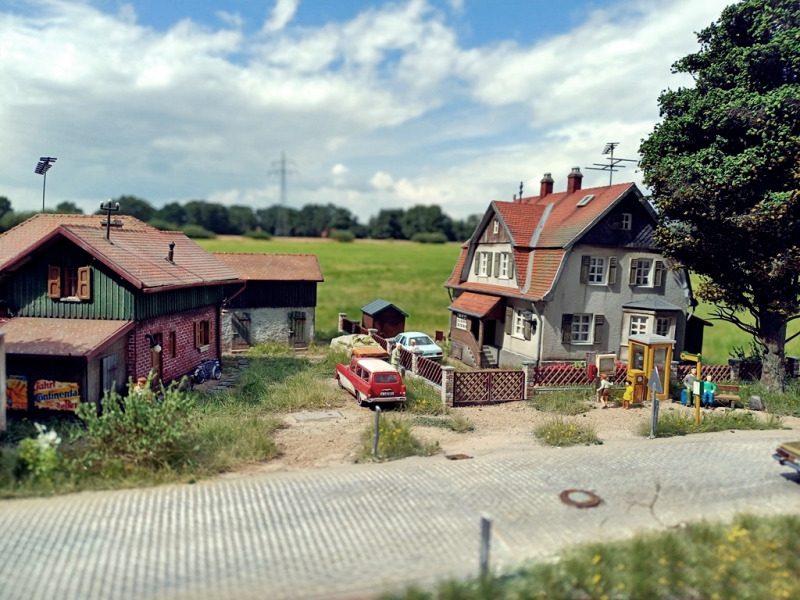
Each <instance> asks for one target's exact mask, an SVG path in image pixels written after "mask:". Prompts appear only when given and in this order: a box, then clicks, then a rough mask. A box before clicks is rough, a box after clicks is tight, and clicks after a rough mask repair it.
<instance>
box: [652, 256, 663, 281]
mask: <svg viewBox="0 0 800 600" xmlns="http://www.w3.org/2000/svg"><path fill="white" fill-rule="evenodd" d="M663 274H664V261H661V260H657V261H656V268H655V281H654V283H653V285H654V286H655V287H659V286H661V280H662V279H663Z"/></svg>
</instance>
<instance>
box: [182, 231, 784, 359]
mask: <svg viewBox="0 0 800 600" xmlns="http://www.w3.org/2000/svg"><path fill="white" fill-rule="evenodd" d="M198 243H199V244H200V245H201V246H203V247H204V248H206V249H207V250H210V251H212V252H272V253H289V254H316V255H317V257H318V258H319V264H320V266H321V267H322V274H323V276H324V277H325V282H324V283H322V284H320V286H319V287H318V297H317V323H316V326H317V331H318V333H319V335H320V337H326V336H331V335H334V334H335V333H336V325H337V321H338V314H339V313H340V312H344V313H347V316H348V318H350V319H353V320H358V319H360V318H361V307H362V306H364V305H365V304H367V303H368V302H371V301H372V300H374V299H376V298H382V299H384V300H386V301H387V302H391V303H393V304H395V305H396V306H397V307H398V308H400V309H401V310H404V311H405V312H407V313H408V314H409V317H408V319H406V328H407V329H409V330H420V331H424V332H426V333H429V334H433V333H434V332H435V331H436V330H441V331H445V332H446V331H447V330H448V327H449V318H450V313H449V311H448V310H447V307H448V306H449V305H450V297H449V296H448V294H447V290H445V288H444V287H443V284H444V282H445V280H447V278H448V277H450V274H451V273H452V271H453V267H454V266H455V263H456V260H457V259H458V254H459V248H460V244H457V243H449V244H417V243H414V242H407V241H394V240H388V241H381V240H356V241H354V242H352V243H340V242H335V241H333V240H327V239H307V238H303V239H293V238H274V239H272V240H268V241H263V240H251V239H248V238H237V237H225V236H221V237H220V238H218V239H215V240H198ZM693 284H694V287H695V289H696V288H697V283H696V278H693ZM712 312H713V307H712V306H710V305H704V304H701V305H700V306H698V307H697V310H696V313H695V314H696V315H697V316H698V317H700V318H703V319H706V320H708V319H709V318H710V316H711V314H712ZM713 324H714V326H713V327H708V328H706V332H705V338H704V343H703V358H704V362H706V363H707V364H726V363H727V360H728V358H729V357H730V356H731V351H732V349H733V348H734V347H739V346H741V347H744V348H745V349H746V350H749V348H750V342H751V338H750V337H749V336H748V335H747V334H746V333H744V332H743V331H741V330H739V329H738V328H736V327H735V326H734V325H732V324H731V323H725V322H722V321H713ZM791 331H793V330H791ZM786 354H787V356H800V338H797V339H795V340H793V341H792V342H791V343H789V344H788V345H787V347H786Z"/></svg>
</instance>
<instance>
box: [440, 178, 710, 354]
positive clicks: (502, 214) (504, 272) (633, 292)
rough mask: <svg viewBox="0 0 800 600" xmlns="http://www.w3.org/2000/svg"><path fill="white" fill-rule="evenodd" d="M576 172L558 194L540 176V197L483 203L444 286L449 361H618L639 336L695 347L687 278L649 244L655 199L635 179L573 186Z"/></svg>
mask: <svg viewBox="0 0 800 600" xmlns="http://www.w3.org/2000/svg"><path fill="white" fill-rule="evenodd" d="M582 178H583V175H582V174H581V172H580V169H579V168H577V167H576V168H574V169H573V170H572V172H571V173H570V174H569V176H568V178H567V189H566V191H564V192H555V193H554V192H553V183H554V181H553V178H552V177H551V176H550V174H549V173H547V174H545V176H544V178H543V179H542V180H541V188H540V194H539V195H538V196H534V197H528V198H523V197H521V194H520V197H519V198H515V199H514V201H513V202H501V201H495V202H492V203H491V205H490V206H489V208H488V209H487V211H486V213H485V214H484V216H483V219H482V220H481V222H480V224H479V225H478V227H477V228H476V229H475V232H474V233H473V234H472V236H471V237H470V239H469V240H468V241H467V242H465V243H464V244H463V246H462V247H461V253H460V255H459V258H458V261H457V262H456V265H455V268H454V269H453V273H452V275H451V276H450V278H449V279H448V280H447V281H446V282H445V287H446V288H447V289H448V290H449V292H450V294H451V297H452V303H451V305H450V307H449V308H450V312H451V319H450V341H451V347H450V355H451V357H453V358H456V359H458V360H461V361H462V362H464V363H465V364H468V365H471V366H479V367H495V366H498V365H508V366H510V365H519V364H521V363H522V362H526V361H534V362H536V361H539V362H541V361H550V360H566V361H575V360H586V359H587V358H591V357H592V356H596V355H597V354H615V355H616V356H617V357H618V358H619V360H623V361H624V360H626V359H627V355H628V339H629V337H630V336H631V335H636V334H658V335H663V336H665V337H667V338H670V339H673V340H675V351H676V352H680V351H681V350H688V351H690V352H692V351H693V352H699V346H700V345H701V344H702V322H701V321H700V320H699V319H693V320H689V321H687V310H688V309H689V308H690V307H692V306H694V305H695V304H696V302H695V300H694V299H693V297H692V289H691V284H690V281H689V275H688V273H687V272H686V270H684V269H682V268H677V267H676V266H675V265H673V264H672V263H671V262H670V261H669V260H667V259H666V258H665V257H664V256H663V255H662V254H661V253H660V252H659V250H658V248H657V247H656V245H655V243H654V240H653V232H654V229H655V226H656V222H657V218H656V213H655V211H654V210H653V208H652V206H651V205H650V204H649V202H647V200H646V199H645V198H644V197H643V195H642V193H641V192H640V191H639V189H638V188H637V187H636V185H635V184H633V183H620V184H614V185H608V186H603V187H596V188H591V189H581V181H582ZM698 328H699V331H698ZM687 342H688V343H689V344H690V345H691V347H689V346H687V345H686V343H687Z"/></svg>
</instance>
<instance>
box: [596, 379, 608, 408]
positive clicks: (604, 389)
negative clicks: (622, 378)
mask: <svg viewBox="0 0 800 600" xmlns="http://www.w3.org/2000/svg"><path fill="white" fill-rule="evenodd" d="M610 394H611V382H610V381H609V380H608V375H606V374H605V373H603V374H601V375H600V387H599V388H597V401H598V402H602V403H603V408H608V396H609V395H610Z"/></svg>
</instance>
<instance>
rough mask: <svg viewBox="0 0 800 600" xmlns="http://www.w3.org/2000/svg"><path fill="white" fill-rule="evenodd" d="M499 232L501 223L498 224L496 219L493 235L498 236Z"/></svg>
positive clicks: (493, 225)
mask: <svg viewBox="0 0 800 600" xmlns="http://www.w3.org/2000/svg"><path fill="white" fill-rule="evenodd" d="M499 231H500V223H498V222H497V219H495V220H494V223H492V233H493V234H494V235H497V233H498V232H499Z"/></svg>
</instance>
